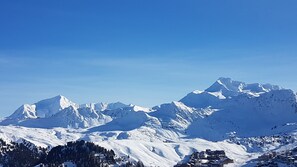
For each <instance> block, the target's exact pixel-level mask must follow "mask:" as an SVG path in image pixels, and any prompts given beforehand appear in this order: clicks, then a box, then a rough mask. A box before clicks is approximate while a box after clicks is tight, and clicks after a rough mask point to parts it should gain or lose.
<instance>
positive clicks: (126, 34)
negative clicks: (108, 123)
mask: <svg viewBox="0 0 297 167" xmlns="http://www.w3.org/2000/svg"><path fill="white" fill-rule="evenodd" d="M296 18H297V1H295V0H286V1H281V0H242V1H238V0H226V1H214V0H189V1H180V0H178V1H177V0H170V1H169V0H168V1H160V0H158V1H156V0H150V1H141V0H135V1H132V0H126V1H123V0H118V1H117V0H106V1H105V0H103V1H95V0H94V1H88V2H85V1H76V0H71V1H70V0H69V1H68V0H63V1H60V0H51V1H40V0H29V1H14V0H11V1H1V2H0V106H1V109H0V110H1V111H0V116H2V117H4V116H7V115H9V114H10V113H12V112H13V111H14V110H15V109H16V108H17V107H19V106H20V105H21V104H23V103H34V102H36V101H38V100H41V99H44V98H48V97H52V96H55V95H58V94H62V95H65V96H66V97H68V98H69V99H71V100H73V101H74V102H77V103H87V102H98V101H105V102H114V101H122V102H125V103H133V104H138V105H143V106H148V107H150V106H154V105H158V104H160V103H164V102H170V101H173V100H179V99H180V98H182V97H183V96H184V95H186V94H187V93H188V92H190V91H192V90H195V89H202V90H203V89H205V88H207V87H208V86H210V85H211V84H212V83H213V82H214V81H215V80H216V79H217V78H218V77H221V76H224V77H231V78H233V79H235V80H241V81H245V82H260V83H272V84H278V85H280V86H282V87H285V88H291V89H293V90H295V91H296V90H297V86H296V83H297V77H296V74H297V68H296V62H297V47H296V46H297V19H296Z"/></svg>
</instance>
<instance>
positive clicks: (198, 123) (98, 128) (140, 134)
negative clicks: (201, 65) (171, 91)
mask: <svg viewBox="0 0 297 167" xmlns="http://www.w3.org/2000/svg"><path fill="white" fill-rule="evenodd" d="M0 125H2V129H3V131H1V129H0V137H2V138H6V139H7V138H8V139H16V138H22V137H24V138H26V139H28V136H31V135H28V134H22V133H21V132H19V133H18V134H17V135H18V136H17V135H14V134H11V133H10V129H9V128H13V129H14V130H15V129H22V128H23V127H26V128H28V129H26V132H24V133H31V129H35V130H36V128H38V129H39V130H38V131H40V133H41V134H43V133H45V132H46V133H48V131H47V130H46V131H43V130H40V129H53V131H54V132H53V134H50V135H54V136H55V135H56V134H58V135H57V137H58V138H61V139H63V141H66V140H68V139H79V138H81V139H84V140H89V141H98V142H99V141H107V143H108V144H110V145H111V146H110V147H111V148H112V149H114V150H118V152H121V154H125V155H130V156H134V158H135V159H137V158H143V157H145V158H148V159H150V160H151V161H154V160H153V159H151V157H155V156H156V157H155V160H156V161H155V162H156V163H155V164H158V161H160V160H163V161H164V159H162V158H161V159H160V157H166V158H169V157H176V155H172V154H173V153H172V152H170V151H168V150H167V151H165V152H164V151H162V150H158V149H161V148H164V149H166V147H167V146H168V147H169V148H167V149H170V150H171V149H172V150H171V151H173V152H174V153H175V154H177V155H178V156H180V158H179V159H182V157H183V156H185V155H186V154H188V153H189V151H190V150H191V149H194V146H192V145H191V146H190V147H191V149H189V148H190V147H188V148H187V149H185V150H187V151H185V150H183V149H181V148H182V147H183V146H181V145H180V143H183V144H185V145H187V144H186V143H187V142H189V143H195V142H196V141H197V140H199V142H202V140H203V142H202V143H205V141H204V140H208V142H210V144H208V146H209V147H211V148H214V147H218V146H217V144H213V143H216V142H217V141H221V142H227V140H230V141H233V142H236V144H238V142H239V141H241V140H243V141H245V143H246V141H250V140H253V139H254V138H255V140H257V142H258V137H260V136H270V138H272V139H273V138H275V137H274V136H275V135H276V136H277V135H285V136H286V135H288V134H292V136H294V135H295V134H296V133H295V131H296V130H297V96H296V93H295V92H293V91H292V90H290V89H284V88H281V87H279V86H276V85H271V84H259V83H254V84H247V83H244V82H239V81H233V80H232V79H230V78H219V79H218V80H217V81H215V82H214V83H213V84H212V85H211V86H210V87H209V88H207V89H205V90H204V91H199V90H195V91H193V92H191V93H189V94H187V95H186V96H185V97H183V98H182V99H181V100H179V101H173V102H172V103H166V104H161V105H159V106H155V107H152V108H145V107H141V106H137V105H126V104H123V103H120V102H117V103H90V104H82V105H78V104H76V103H73V102H71V101H70V100H68V99H67V98H65V97H63V96H56V97H54V98H51V99H46V100H42V101H40V102H37V103H35V104H32V105H29V104H25V105H22V106H21V107H20V108H18V109H17V110H16V111H15V112H14V113H13V114H12V115H11V116H9V117H7V118H5V119H4V120H3V121H1V122H0ZM7 125H10V126H7ZM15 125H17V126H20V127H22V128H20V127H17V126H15ZM57 128H58V130H57ZM59 128H62V129H59ZM63 128H67V130H63ZM56 131H59V132H56ZM72 132H73V133H75V134H76V135H75V136H73V137H71V133H72ZM63 133H65V134H67V135H66V136H65V134H63ZM47 135H48V134H47ZM63 136H64V137H63ZM35 137H36V136H35ZM284 138H285V137H284ZM293 138H294V137H293ZM231 139H232V140H231ZM285 139H286V138H285ZM291 139H292V138H291ZM30 140H31V141H32V140H33V141H32V142H36V143H38V144H40V143H44V142H41V141H40V140H41V139H40V138H36V139H32V136H31V138H29V141H30ZM140 140H141V141H143V142H148V143H143V142H142V144H139V145H137V144H134V146H135V149H136V150H142V151H144V150H143V149H144V148H143V147H142V146H143V145H146V146H147V148H145V149H149V150H151V151H153V153H150V152H148V150H145V152H146V153H147V154H142V153H140V152H139V151H136V152H137V154H141V156H139V155H136V152H133V151H131V150H129V149H128V147H129V144H128V143H130V141H134V142H135V141H136V142H139V141H140ZM55 141H56V140H55ZM230 141H229V142H230ZM294 141H295V140H292V141H290V142H293V143H294ZM112 142H116V144H114V143H112ZM150 142H160V145H159V146H157V147H158V148H157V147H154V144H150ZM257 142H255V143H257ZM46 143H48V141H47V142H46ZM49 143H50V142H49ZM57 143H59V142H57ZM166 143H176V145H174V144H170V146H169V145H167V144H166ZM284 143H285V142H284ZM59 144H63V143H59ZM124 145H125V146H124ZM132 145H133V144H132ZM157 145H158V144H157ZM231 145H232V143H231ZM296 145H297V143H296ZM105 146H106V147H107V148H108V145H105ZM247 146H248V147H253V146H252V145H250V144H248V145H247V144H243V145H242V147H247ZM280 146H281V145H280V144H276V145H275V146H273V148H276V147H280ZM114 147H119V148H114ZM228 147H229V146H228ZM231 147H232V146H230V148H231ZM124 148H125V149H126V151H124V152H122V151H123V150H125V149H124ZM234 148H236V150H235V153H234V155H235V154H237V153H238V152H236V151H238V150H240V149H239V148H237V146H234ZM246 150H250V149H246ZM239 152H241V153H242V150H240V151H239ZM227 153H228V152H227ZM165 154H166V155H165ZM167 154H168V155H167ZM232 155H233V154H232V153H231V157H232ZM175 159H176V158H175ZM245 160H246V159H245ZM245 160H242V161H245ZM142 161H143V160H142ZM165 161H166V160H165ZM169 161H170V160H169ZM169 161H168V163H167V162H166V163H167V164H173V163H172V162H171V161H170V162H169ZM239 161H240V160H239ZM239 161H238V162H239ZM143 162H145V163H149V162H150V161H149V160H147V161H143ZM175 162H176V161H174V163H175ZM165 166H167V165H165Z"/></svg>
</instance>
